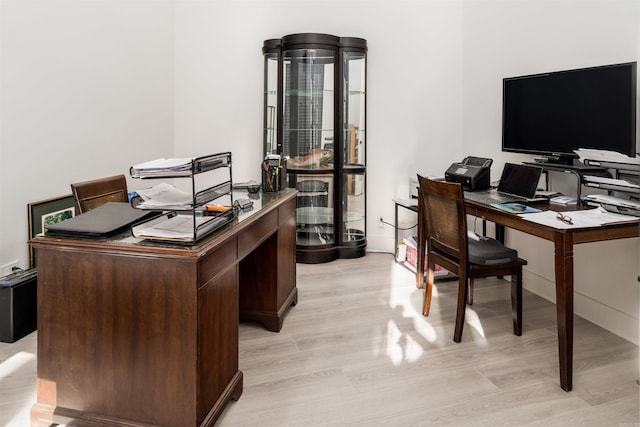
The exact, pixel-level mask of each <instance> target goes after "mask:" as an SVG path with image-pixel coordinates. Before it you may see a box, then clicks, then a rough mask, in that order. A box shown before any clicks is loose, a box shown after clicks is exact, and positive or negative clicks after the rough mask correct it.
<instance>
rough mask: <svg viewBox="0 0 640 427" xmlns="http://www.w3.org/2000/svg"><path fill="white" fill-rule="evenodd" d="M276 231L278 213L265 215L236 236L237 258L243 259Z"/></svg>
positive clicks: (273, 212) (272, 212)
mask: <svg viewBox="0 0 640 427" xmlns="http://www.w3.org/2000/svg"><path fill="white" fill-rule="evenodd" d="M277 229H278V211H276V210H274V211H271V212H269V213H268V214H266V215H265V216H264V217H263V218H261V219H260V221H257V222H256V223H255V224H253V225H252V226H251V227H249V228H247V229H246V230H244V231H242V233H240V234H239V235H238V258H240V259H242V258H244V257H245V256H246V255H247V254H248V253H249V252H251V251H252V250H253V249H254V248H256V247H257V246H258V245H259V244H260V243H262V242H263V241H264V240H265V239H266V238H267V237H269V236H270V235H271V234H273V233H275V232H276V230H277Z"/></svg>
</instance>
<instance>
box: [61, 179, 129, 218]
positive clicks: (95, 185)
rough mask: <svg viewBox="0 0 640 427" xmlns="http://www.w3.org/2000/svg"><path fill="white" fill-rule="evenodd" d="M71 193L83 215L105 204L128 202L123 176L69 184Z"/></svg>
mask: <svg viewBox="0 0 640 427" xmlns="http://www.w3.org/2000/svg"><path fill="white" fill-rule="evenodd" d="M71 192H72V193H73V197H74V198H75V201H76V209H77V210H78V212H79V213H85V212H88V211H90V210H91V209H95V208H97V207H98V206H101V205H103V204H105V203H107V202H128V201H129V195H128V192H127V180H126V178H125V176H124V175H116V176H110V177H107V178H100V179H94V180H91V181H84V182H78V183H75V184H71Z"/></svg>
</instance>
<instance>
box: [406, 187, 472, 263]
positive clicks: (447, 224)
mask: <svg viewBox="0 0 640 427" xmlns="http://www.w3.org/2000/svg"><path fill="white" fill-rule="evenodd" d="M418 183H419V190H418V191H419V201H420V202H419V204H421V206H419V209H420V210H421V212H422V215H421V218H422V221H423V224H422V227H423V230H424V232H425V237H426V242H427V251H428V252H427V253H429V252H432V251H436V252H438V253H440V254H442V255H445V256H447V257H449V258H453V260H455V261H457V263H458V264H459V265H461V266H466V264H467V217H466V214H465V210H464V199H463V192H462V185H460V184H459V183H454V182H444V181H434V180H432V179H428V178H425V177H423V176H420V175H418Z"/></svg>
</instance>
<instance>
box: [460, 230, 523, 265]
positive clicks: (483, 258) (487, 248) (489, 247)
mask: <svg viewBox="0 0 640 427" xmlns="http://www.w3.org/2000/svg"><path fill="white" fill-rule="evenodd" d="M468 244H469V261H470V262H472V263H474V264H480V265H491V264H503V263H508V262H513V261H515V260H517V259H518V251H516V250H515V249H511V248H508V247H506V246H504V245H503V244H502V243H500V242H498V241H497V240H495V239H491V238H487V237H483V238H480V239H478V240H475V239H469V243H468Z"/></svg>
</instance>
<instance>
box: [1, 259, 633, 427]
mask: <svg viewBox="0 0 640 427" xmlns="http://www.w3.org/2000/svg"><path fill="white" fill-rule="evenodd" d="M297 270H298V289H299V292H300V294H299V302H298V305H297V306H295V307H293V308H292V309H291V310H290V311H289V313H288V314H287V316H286V317H285V320H284V327H283V328H282V331H281V332H280V333H273V332H268V331H266V330H265V329H264V328H263V327H261V326H260V325H259V324H254V323H243V324H241V326H240V369H241V370H242V371H243V373H244V393H243V395H242V397H241V398H240V400H239V401H237V402H231V403H230V404H229V405H228V406H227V408H226V409H225V411H224V413H223V414H222V417H221V418H220V420H219V422H218V425H221V426H282V425H287V426H310V425H333V426H407V425H452V426H496V425H504V426H522V425H534V426H535V425H537V426H581V427H582V426H626V427H631V426H634V427H638V426H640V415H639V412H640V404H639V401H640V394H639V389H640V387H639V386H638V385H636V383H635V380H636V378H637V377H638V375H639V374H638V370H639V357H638V355H639V353H638V347H637V346H636V345H634V344H632V343H630V342H628V341H626V340H624V339H622V338H620V337H618V336H616V335H614V334H611V333H609V332H607V331H605V330H604V329H602V328H600V327H598V326H595V325H594V324H592V323H590V322H587V321H586V320H584V319H581V318H579V317H577V316H576V320H575V333H574V344H575V345H574V388H573V391H572V392H570V393H567V392H564V391H563V390H561V389H560V386H559V384H558V361H557V340H556V329H555V328H556V321H555V307H554V305H552V304H551V303H549V302H547V301H545V300H543V299H541V298H539V297H537V296H535V295H533V294H531V293H529V292H526V291H525V294H524V328H523V335H522V336H521V337H516V336H514V335H513V334H512V323H511V310H510V302H509V286H508V282H506V281H503V280H498V279H487V280H483V281H478V282H477V284H476V291H475V299H474V305H473V307H470V308H469V309H468V311H467V324H466V325H465V329H464V333H463V340H462V343H460V344H456V343H454V342H453V339H452V337H453V322H454V315H455V308H454V307H455V297H456V284H455V283H456V282H441V283H437V284H436V288H437V289H436V292H435V294H434V299H433V303H432V308H431V315H430V316H429V317H427V318H425V317H422V315H421V314H420V310H421V304H422V302H421V301H422V292H421V291H419V290H417V289H416V288H415V285H414V276H413V274H412V273H410V272H409V271H408V270H407V269H405V268H404V267H402V266H400V265H398V264H396V263H395V262H394V261H393V257H392V255H390V254H375V253H370V254H367V256H365V257H363V258H359V259H353V260H338V261H334V262H331V263H327V264H317V265H303V264H298V266H297ZM35 350H36V333H34V334H31V335H29V336H28V337H25V338H23V339H22V340H20V341H18V342H17V343H14V344H5V343H0V425H7V426H12V427H13V426H17V427H24V426H28V416H29V415H28V414H29V408H30V406H31V405H32V404H33V402H34V401H35V374H36V358H35Z"/></svg>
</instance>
